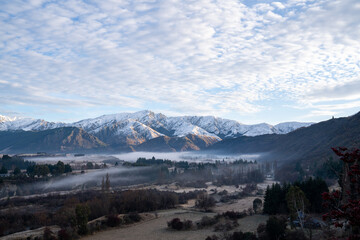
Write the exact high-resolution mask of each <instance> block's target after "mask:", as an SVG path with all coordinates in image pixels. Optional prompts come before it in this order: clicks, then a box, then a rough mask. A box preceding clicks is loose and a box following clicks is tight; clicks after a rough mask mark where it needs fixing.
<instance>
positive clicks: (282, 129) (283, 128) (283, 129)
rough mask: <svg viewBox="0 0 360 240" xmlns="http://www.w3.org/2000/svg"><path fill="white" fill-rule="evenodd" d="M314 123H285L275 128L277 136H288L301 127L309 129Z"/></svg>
mask: <svg viewBox="0 0 360 240" xmlns="http://www.w3.org/2000/svg"><path fill="white" fill-rule="evenodd" d="M312 124H313V123H299V122H284V123H279V124H276V125H275V126H274V127H275V129H276V130H277V131H276V133H277V134H286V133H289V132H292V131H294V130H296V129H298V128H301V127H309V126H310V125H312Z"/></svg>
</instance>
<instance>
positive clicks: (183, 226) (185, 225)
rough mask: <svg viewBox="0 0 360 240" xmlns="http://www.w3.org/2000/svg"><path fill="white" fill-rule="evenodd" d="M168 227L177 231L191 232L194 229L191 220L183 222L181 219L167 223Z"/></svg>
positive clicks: (174, 219)
mask: <svg viewBox="0 0 360 240" xmlns="http://www.w3.org/2000/svg"><path fill="white" fill-rule="evenodd" d="M167 225H168V227H169V228H171V229H175V230H178V231H180V230H189V229H191V228H192V227H193V222H192V221H191V220H184V221H183V222H182V221H181V220H180V219H179V218H173V219H172V220H171V221H170V222H168V223H167Z"/></svg>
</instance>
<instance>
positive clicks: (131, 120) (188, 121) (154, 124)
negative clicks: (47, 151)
mask: <svg viewBox="0 0 360 240" xmlns="http://www.w3.org/2000/svg"><path fill="white" fill-rule="evenodd" d="M0 117H1V118H0V131H9V130H25V131H29V130H32V131H41V130H46V129H53V128H58V127H65V126H71V127H79V128H82V129H84V130H85V131H87V132H89V133H90V134H93V135H95V136H96V137H98V138H99V139H100V140H102V141H104V142H106V143H114V144H117V143H128V144H130V145H136V144H139V143H142V142H144V141H147V140H150V139H153V138H157V137H159V136H169V137H184V136H187V135H189V134H192V135H197V136H204V137H211V138H213V139H216V140H218V141H220V140H221V139H224V138H235V137H239V136H257V135H263V134H286V133H288V132H291V131H293V130H295V129H297V128H300V127H304V126H305V127H306V126H309V125H311V123H298V122H288V123H280V124H277V125H275V126H272V125H269V124H266V123H261V124H255V125H245V124H241V123H239V122H237V121H234V120H228V119H222V118H217V117H213V116H182V117H167V116H165V115H163V114H161V113H158V114H157V113H154V112H151V111H147V110H145V111H140V112H135V113H119V114H111V115H103V116H100V117H97V118H92V119H85V120H81V121H78V122H75V123H54V122H47V121H44V120H40V119H30V118H21V119H10V118H8V117H5V116H0Z"/></svg>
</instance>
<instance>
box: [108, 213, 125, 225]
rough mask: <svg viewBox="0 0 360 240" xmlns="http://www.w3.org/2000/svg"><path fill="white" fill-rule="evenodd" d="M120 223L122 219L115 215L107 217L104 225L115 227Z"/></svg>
mask: <svg viewBox="0 0 360 240" xmlns="http://www.w3.org/2000/svg"><path fill="white" fill-rule="evenodd" d="M121 223H122V219H121V218H119V216H118V215H117V214H111V215H109V216H107V221H106V225H107V226H109V227H116V226H119V225H120V224H121Z"/></svg>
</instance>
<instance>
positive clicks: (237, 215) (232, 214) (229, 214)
mask: <svg viewBox="0 0 360 240" xmlns="http://www.w3.org/2000/svg"><path fill="white" fill-rule="evenodd" d="M221 216H224V217H226V218H229V219H232V220H235V219H240V218H243V217H246V216H247V214H246V212H234V211H226V212H224V213H222V214H221Z"/></svg>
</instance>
